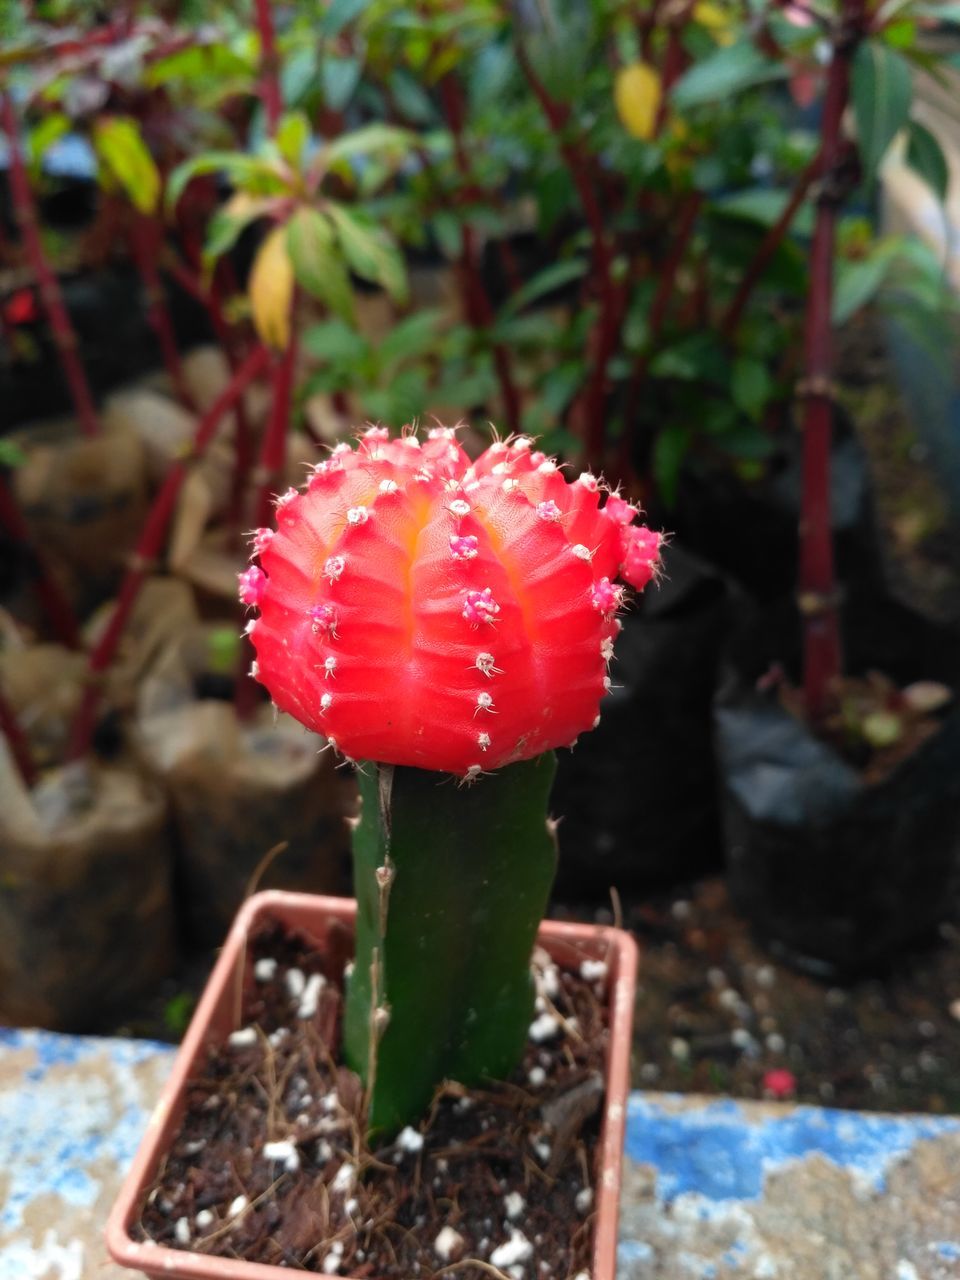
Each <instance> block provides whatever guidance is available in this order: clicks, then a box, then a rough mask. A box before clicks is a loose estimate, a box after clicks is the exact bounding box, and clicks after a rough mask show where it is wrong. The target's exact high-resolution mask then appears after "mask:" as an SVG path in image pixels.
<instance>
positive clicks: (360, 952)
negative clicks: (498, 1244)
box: [345, 752, 556, 1135]
mask: <svg viewBox="0 0 960 1280" xmlns="http://www.w3.org/2000/svg"><path fill="white" fill-rule="evenodd" d="M555 768H556V761H555V758H554V756H553V753H552V752H548V753H546V754H544V755H541V756H539V757H537V758H536V759H533V760H526V761H522V762H521V763H518V764H512V765H508V766H507V767H506V768H503V769H501V770H499V771H498V772H497V773H494V774H491V775H488V776H486V777H481V778H480V779H479V780H478V781H476V782H475V783H474V784H473V785H470V786H462V785H458V784H457V782H456V781H455V780H454V779H453V778H450V777H446V776H444V775H442V774H438V773H435V772H427V771H425V770H421V769H413V768H409V767H405V766H391V765H376V764H367V765H365V766H364V768H363V772H362V773H361V778H360V787H361V794H362V797H363V809H362V814H361V818H360V822H359V825H358V827H357V829H356V831H355V832H354V876H355V888H356V895H357V901H358V914H357V954H356V962H355V965H354V969H353V973H352V975H351V977H350V980H349V983H348V989H347V1003H346V1019H345V1047H346V1054H347V1060H348V1062H349V1063H350V1065H351V1066H352V1067H353V1068H354V1070H356V1071H357V1072H358V1074H359V1075H360V1076H361V1078H362V1079H363V1081H364V1084H365V1086H366V1088H367V1092H368V1099H369V1106H368V1126H369V1129H370V1131H371V1133H377V1134H380V1135H385V1134H390V1133H393V1132H395V1131H396V1130H397V1129H398V1128H400V1127H401V1126H403V1125H405V1124H409V1123H411V1122H413V1123H415V1122H416V1121H417V1119H418V1118H419V1117H420V1116H421V1115H422V1114H423V1112H424V1111H425V1110H426V1109H427V1107H428V1106H429V1104H430V1100H431V1098H432V1097H433V1094H434V1091H435V1090H436V1087H437V1086H438V1085H439V1084H440V1083H441V1082H442V1081H443V1080H445V1079H450V1080H457V1081H459V1082H461V1083H462V1084H465V1085H476V1084H479V1083H481V1082H482V1081H484V1080H488V1079H503V1078H505V1077H506V1076H507V1075H509V1073H510V1072H511V1071H512V1070H513V1068H514V1067H515V1066H516V1064H517V1062H518V1061H519V1059H520V1055H521V1053H522V1050H523V1045H524V1042H525V1040H526V1036H527V1029H528V1026H529V1024H530V1021H531V1019H532V1016H533V1002H534V990H533V981H532V977H531V973H530V958H531V953H532V950H533V945H534V940H535V938H536V933H537V926H538V925H539V923H540V920H541V919H542V917H543V913H544V910H545V908H546V904H547V898H548V895H549V892H550V886H551V884H552V882H553V877H554V871H555V867H556V842H555V840H554V836H553V831H552V827H551V825H550V824H549V822H548V821H547V820H546V819H545V814H546V812H547V797H548V795H549V792H550V785H551V782H552V781H553V775H554V771H555Z"/></svg>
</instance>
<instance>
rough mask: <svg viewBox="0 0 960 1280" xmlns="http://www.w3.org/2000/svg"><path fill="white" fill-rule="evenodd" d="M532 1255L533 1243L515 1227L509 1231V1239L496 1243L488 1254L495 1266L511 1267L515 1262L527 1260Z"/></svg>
mask: <svg viewBox="0 0 960 1280" xmlns="http://www.w3.org/2000/svg"><path fill="white" fill-rule="evenodd" d="M532 1257H533V1245H532V1244H531V1243H530V1241H529V1240H528V1239H527V1237H526V1236H525V1235H524V1234H523V1232H522V1231H518V1230H517V1228H516V1227H514V1228H513V1230H512V1231H511V1232H510V1239H509V1240H506V1241H504V1243H503V1244H501V1245H498V1246H497V1248H496V1249H494V1251H493V1253H491V1255H490V1262H491V1264H492V1265H493V1266H495V1267H512V1266H513V1265H514V1263H516V1262H529V1261H530V1259H531V1258H532Z"/></svg>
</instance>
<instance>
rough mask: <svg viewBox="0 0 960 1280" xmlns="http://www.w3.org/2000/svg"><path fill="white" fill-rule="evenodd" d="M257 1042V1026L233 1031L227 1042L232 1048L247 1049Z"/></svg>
mask: <svg viewBox="0 0 960 1280" xmlns="http://www.w3.org/2000/svg"><path fill="white" fill-rule="evenodd" d="M256 1043H257V1029H256V1027H241V1029H240V1030H239V1031H231V1032H230V1035H229V1036H228V1037H227V1044H228V1045H230V1047H231V1049H246V1048H249V1046H250V1045H252V1044H256Z"/></svg>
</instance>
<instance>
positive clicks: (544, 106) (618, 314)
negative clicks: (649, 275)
mask: <svg viewBox="0 0 960 1280" xmlns="http://www.w3.org/2000/svg"><path fill="white" fill-rule="evenodd" d="M516 48H517V61H518V62H519V64H520V69H521V70H522V71H523V74H524V76H525V77H526V80H527V83H528V84H529V85H530V88H531V89H532V91H533V94H534V97H535V98H536V99H537V101H538V102H539V104H540V107H541V110H542V111H543V113H544V115H545V116H546V118H547V123H548V124H549V125H550V129H551V131H552V133H553V134H554V136H555V137H556V139H557V144H558V146H559V148H560V154H561V155H562V156H563V159H564V162H565V164H566V166H567V169H568V171H569V173H570V177H571V179H572V181H573V185H574V187H575V188H576V191H577V195H578V197H579V199H580V203H581V205H582V207H583V213H584V217H585V218H586V220H587V226H588V227H589V228H590V235H591V256H592V259H593V275H594V278H595V280H596V286H597V291H598V294H599V305H600V311H599V315H598V317H597V323H596V326H595V328H594V332H593V334H592V336H591V342H590V346H591V350H592V353H593V356H592V362H593V370H592V373H591V375H590V377H589V378H588V379H587V384H586V386H585V387H584V390H583V393H582V396H581V398H580V402H579V404H578V406H577V410H578V416H579V417H580V420H581V423H582V428H581V430H582V434H583V442H584V454H585V461H586V463H587V465H588V466H591V467H594V468H599V467H601V466H602V464H603V455H604V445H605V437H606V430H605V428H606V415H605V412H604V409H605V404H606V394H607V366H608V364H609V362H610V357H611V356H612V355H613V353H614V350H615V349H616V346H617V341H618V339H619V335H620V328H621V325H622V322H623V314H624V306H625V302H626V298H625V291H624V289H622V288H618V286H617V284H616V283H615V281H614V279H613V276H612V266H613V246H612V243H611V240H610V238H609V237H608V233H607V228H606V225H605V223H604V218H603V213H602V210H601V208H600V203H599V200H598V198H597V191H598V189H599V186H600V182H599V175H598V174H596V173H594V172H592V170H593V168H594V166H593V165H592V163H591V160H590V157H589V155H588V154H585V153H584V150H583V147H582V144H581V142H580V140H579V139H577V138H571V136H570V129H569V125H570V118H571V113H570V108H569V107H568V106H567V105H566V103H562V102H558V101H557V100H556V98H554V97H553V96H552V94H550V93H549V91H548V90H547V87H546V85H545V84H544V83H543V81H542V80H541V79H540V77H539V76H538V75H537V72H536V69H535V68H534V66H533V63H532V62H531V61H530V56H529V54H528V53H527V50H526V46H525V45H524V43H523V40H522V39H518V40H517V42H516Z"/></svg>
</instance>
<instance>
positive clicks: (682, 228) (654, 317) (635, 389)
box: [618, 191, 703, 480]
mask: <svg viewBox="0 0 960 1280" xmlns="http://www.w3.org/2000/svg"><path fill="white" fill-rule="evenodd" d="M702 204H703V195H702V193H701V192H699V191H691V192H690V194H689V195H688V196H687V198H686V200H685V202H684V204H683V207H682V209H681V211H680V221H679V225H678V227H677V234H676V236H675V237H674V240H673V244H672V245H671V246H670V252H669V253H668V254H667V257H666V261H665V262H664V264H663V267H662V268H661V271H660V279H659V280H658V282H657V288H656V292H655V293H654V295H653V300H652V302H651V303H650V314H649V317H648V320H647V343H646V347H645V349H644V351H643V352H642V353H641V355H640V356H639V358H638V359H637V362H636V364H635V365H634V367H633V372H632V374H631V375H630V382H629V385H628V388H627V412H629V407H630V405H633V404H636V403H637V402H638V401H639V399H640V396H641V395H642V394H643V381H644V378H646V376H647V369H648V367H649V364H650V359H651V357H652V355H653V352H654V348H655V347H656V343H657V340H658V339H659V337H660V334H661V332H662V331H663V325H664V321H665V320H666V318H667V309H668V307H669V306H670V301H671V299H672V297H673V295H674V292H675V291H676V285H677V275H678V274H679V271H680V267H681V265H682V264H683V259H684V255H685V254H686V252H687V248H688V246H689V244H690V240H691V238H692V236H693V232H694V228H695V227H696V224H697V215H698V214H699V212H700V208H701V206H702ZM631 444H632V438H631V434H630V432H629V431H624V432H623V433H622V435H621V437H620V450H619V466H618V471H619V474H620V477H621V479H624V480H626V479H627V478H628V477H629V476H630V474H631V472H632V470H633V463H632V458H631Z"/></svg>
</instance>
